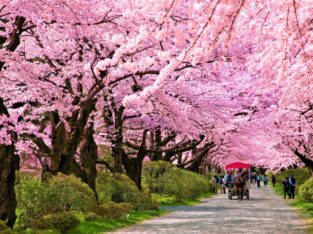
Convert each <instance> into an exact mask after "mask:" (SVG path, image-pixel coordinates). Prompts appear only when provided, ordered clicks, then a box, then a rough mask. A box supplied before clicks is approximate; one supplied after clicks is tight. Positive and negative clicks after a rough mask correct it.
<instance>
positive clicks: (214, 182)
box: [211, 175, 217, 193]
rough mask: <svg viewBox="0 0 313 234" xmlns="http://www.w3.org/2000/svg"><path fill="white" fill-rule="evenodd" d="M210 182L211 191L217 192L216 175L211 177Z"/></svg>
mask: <svg viewBox="0 0 313 234" xmlns="http://www.w3.org/2000/svg"><path fill="white" fill-rule="evenodd" d="M211 184H212V188H213V191H212V192H213V193H217V179H216V176H215V175H214V176H213V177H212V179H211Z"/></svg>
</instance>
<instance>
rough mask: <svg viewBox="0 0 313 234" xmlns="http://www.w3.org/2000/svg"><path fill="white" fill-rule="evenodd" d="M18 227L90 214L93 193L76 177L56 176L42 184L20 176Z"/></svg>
mask: <svg viewBox="0 0 313 234" xmlns="http://www.w3.org/2000/svg"><path fill="white" fill-rule="evenodd" d="M16 194H17V202H18V210H19V219H18V223H19V224H20V226H21V227H25V228H26V227H31V226H32V224H33V223H34V222H33V221H34V220H36V219H39V218H42V217H44V216H46V215H50V214H56V213H64V212H68V211H82V212H89V211H93V210H94V209H95V207H96V199H95V195H94V192H93V191H92V190H91V189H90V188H89V187H88V185H87V184H85V183H83V182H82V181H80V180H79V179H78V178H76V177H75V176H65V175H63V174H58V175H57V176H53V177H51V178H50V179H48V180H47V181H45V182H41V181H40V180H39V179H37V178H35V177H33V176H31V175H28V174H19V176H18V183H17V186H16Z"/></svg>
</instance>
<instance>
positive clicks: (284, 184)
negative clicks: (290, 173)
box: [282, 177, 290, 199]
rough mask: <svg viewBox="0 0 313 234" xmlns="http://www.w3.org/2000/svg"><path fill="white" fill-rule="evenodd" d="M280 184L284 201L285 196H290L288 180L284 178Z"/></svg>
mask: <svg viewBox="0 0 313 234" xmlns="http://www.w3.org/2000/svg"><path fill="white" fill-rule="evenodd" d="M282 184H283V186H284V199H286V196H287V195H288V197H289V196H290V195H289V194H290V190H289V188H290V186H289V180H288V177H286V178H285V179H284V180H283V181H282Z"/></svg>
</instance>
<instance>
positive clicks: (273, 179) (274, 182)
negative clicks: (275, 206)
mask: <svg viewBox="0 0 313 234" xmlns="http://www.w3.org/2000/svg"><path fill="white" fill-rule="evenodd" d="M272 184H273V187H275V184H276V177H275V175H272Z"/></svg>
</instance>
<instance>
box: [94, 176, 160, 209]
mask: <svg viewBox="0 0 313 234" xmlns="http://www.w3.org/2000/svg"><path fill="white" fill-rule="evenodd" d="M97 193H98V197H99V202H100V203H101V204H103V203H107V202H110V201H113V202H116V203H119V202H127V203H130V204H131V205H132V206H133V207H134V208H135V209H136V210H149V209H154V208H157V205H156V204H155V203H154V202H153V201H152V200H151V197H150V196H149V194H148V193H146V192H144V191H139V189H138V188H137V186H136V185H135V183H134V182H133V181H132V180H131V179H130V178H129V177H127V176H126V175H124V174H118V173H115V174H112V173H109V172H100V173H98V176H97Z"/></svg>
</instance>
